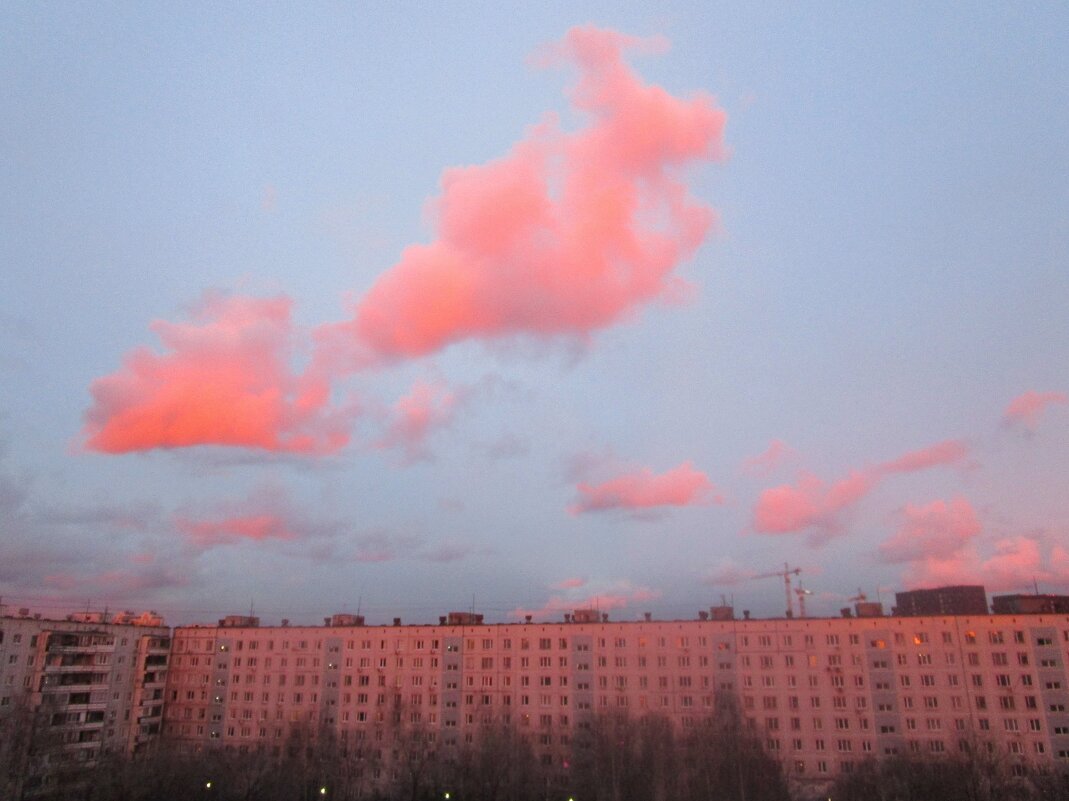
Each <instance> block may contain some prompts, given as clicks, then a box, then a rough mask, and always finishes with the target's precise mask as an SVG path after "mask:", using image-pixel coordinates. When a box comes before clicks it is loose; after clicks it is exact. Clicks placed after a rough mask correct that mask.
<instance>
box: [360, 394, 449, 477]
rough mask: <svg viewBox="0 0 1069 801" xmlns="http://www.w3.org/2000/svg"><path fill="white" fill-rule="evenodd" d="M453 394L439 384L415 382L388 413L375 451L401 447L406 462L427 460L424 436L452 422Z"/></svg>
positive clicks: (425, 438) (425, 437)
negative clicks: (383, 432)
mask: <svg viewBox="0 0 1069 801" xmlns="http://www.w3.org/2000/svg"><path fill="white" fill-rule="evenodd" d="M456 405H457V395H456V394H455V393H454V392H452V391H450V390H449V389H448V388H447V387H446V386H445V385H444V384H442V383H440V382H428V381H416V383H415V384H413V386H412V389H411V390H410V391H409V393H408V394H407V395H405V396H404V397H402V398H400V399H399V400H398V401H397V402H396V403H395V404H394V405H393V407H392V409H391V410H390V415H389V418H390V419H389V423H388V425H387V428H386V433H385V434H383V436H382V437H381V438H380V439H379V440H378V441H377V442H376V443H375V445H376V447H379V448H401V449H402V450H403V451H404V454H405V458H406V460H408V461H415V460H417V459H421V458H427V457H428V455H429V454H428V452H427V448H426V442H427V437H429V436H430V434H431V433H432V432H433V431H434V430H435V429H439V428H444V427H445V426H447V425H449V423H450V422H452V420H453V414H454V411H455V409H456Z"/></svg>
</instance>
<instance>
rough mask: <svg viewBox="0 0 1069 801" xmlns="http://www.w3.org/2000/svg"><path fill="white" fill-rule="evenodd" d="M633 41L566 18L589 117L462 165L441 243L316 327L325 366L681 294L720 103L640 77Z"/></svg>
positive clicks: (598, 325) (451, 186)
mask: <svg viewBox="0 0 1069 801" xmlns="http://www.w3.org/2000/svg"><path fill="white" fill-rule="evenodd" d="M638 41H639V40H635V39H632V38H629V37H625V36H622V35H621V34H618V33H616V32H614V31H608V30H599V29H596V28H592V27H583V28H573V29H572V30H570V31H569V32H568V34H567V35H566V37H565V39H564V41H563V42H562V43H560V44H559V45H558V46H557V48H556V49H555V53H556V54H557V55H558V56H560V57H561V58H563V59H565V60H567V61H569V62H571V63H573V64H575V65H576V66H577V67H578V68H579V73H580V77H579V82H578V84H577V86H576V87H575V88H574V90H573V91H572V93H571V95H570V97H571V101H572V104H573V106H574V108H575V109H576V110H577V111H578V112H580V113H581V114H582V115H583V116H584V118H585V120H586V126H585V127H583V128H581V129H579V130H577V131H575V132H572V133H567V132H562V131H561V130H559V129H558V127H557V123H556V120H555V119H553V118H549V119H547V120H546V121H544V122H543V123H542V124H540V125H537V126H535V127H533V128H532V129H530V131H529V132H528V135H527V136H526V138H524V139H523V140H521V141H519V142H518V143H517V144H516V145H514V146H513V148H512V150H511V151H510V152H509V153H508V154H507V155H506V156H504V157H502V158H500V159H498V160H496V161H492V162H489V163H487V164H483V165H478V166H468V167H455V168H452V169H449V170H446V171H445V173H444V174H443V176H442V182H441V183H442V193H441V195H440V196H439V197H438V198H437V199H436V200H435V201H434V203H433V204H432V207H431V211H432V214H433V218H434V222H435V226H436V234H437V236H436V238H435V239H434V240H433V241H432V242H430V243H429V244H425V245H423V244H420V245H411V246H409V247H408V248H406V249H405V251H404V252H403V253H402V255H401V258H400V261H398V262H397V263H396V264H395V265H394V266H393V267H391V268H390V269H389V270H387V271H386V272H385V273H384V274H383V275H382V276H380V278H379V279H378V281H376V282H375V284H374V285H373V286H372V287H371V289H370V291H369V292H368V293H367V295H366V296H365V297H364V298H363V299H362V300H360V301H359V302H358V303H357V304H356V306H355V309H354V314H353V318H352V319H351V320H349V321H348V322H344V323H340V324H334V325H327V326H323V327H321V328H320V329H319V330H318V331H317V332H316V337H317V342H318V346H319V347H318V364H319V367H320V369H326V370H328V371H333V370H337V369H339V368H341V369H349V370H359V369H362V368H364V367H366V366H368V365H370V364H377V363H382V362H388V361H391V360H397V359H409V358H414V357H418V356H424V355H427V354H431V353H435V352H437V351H439V350H441V349H443V348H445V347H447V346H448V345H450V344H452V343H456V342H461V341H464V340H469V339H483V340H486V339H496V338H501V337H507V336H512V335H517V334H521V335H530V336H535V337H554V336H567V337H576V338H585V337H587V336H588V335H589V334H591V333H593V332H595V331H597V330H600V329H602V328H605V327H607V326H610V325H613V324H616V323H618V322H620V321H621V320H625V319H627V318H629V317H631V316H633V314H634V313H635V312H636V311H637V310H638V309H639V308H640V307H642V306H644V305H646V304H648V303H649V302H651V301H653V300H655V299H657V298H661V297H664V296H665V295H666V294H671V293H673V292H674V291H675V290H676V289H677V286H676V284H677V283H678V282H677V281H675V280H673V277H672V275H671V273H672V271H673V269H674V268H675V267H676V266H677V265H678V264H679V263H680V262H681V261H682V260H684V259H686V258H688V257H689V256H691V255H692V254H693V253H694V251H695V250H696V249H697V247H698V246H699V245H700V244H701V243H702V241H703V239H704V238H705V235H706V233H707V232H708V230H709V228H710V226H711V225H712V222H713V213H712V211H711V210H710V209H709V208H707V207H706V206H704V205H702V204H700V203H698V202H697V201H695V200H694V199H693V198H692V197H690V196H689V195H688V193H687V189H686V186H685V184H684V183H683V182H682V180H681V178H680V172H681V170H682V169H683V168H685V167H687V166H689V165H690V164H693V163H695V162H699V161H707V160H711V159H717V158H722V157H723V155H724V148H723V143H722V138H723V128H724V122H725V114H724V112H723V111H721V110H720V109H718V108H717V107H715V106H714V104H713V101H712V99H711V98H710V97H709V96H707V95H704V94H697V95H694V96H692V97H690V98H688V99H681V98H678V97H674V96H673V95H670V94H669V93H667V92H666V91H664V90H663V89H661V88H660V87H657V86H651V85H648V84H645V83H643V82H642V81H641V80H640V79H639V78H638V77H637V75H635V73H633V72H632V71H631V70H630V69H629V68H628V66H627V65H626V63H625V62H624V60H623V53H624V51H625V50H628V49H632V48H633V47H634V46H635V45H636V44H638Z"/></svg>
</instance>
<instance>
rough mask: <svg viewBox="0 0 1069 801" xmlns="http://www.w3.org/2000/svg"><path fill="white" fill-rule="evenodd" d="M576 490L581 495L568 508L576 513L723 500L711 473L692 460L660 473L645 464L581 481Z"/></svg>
mask: <svg viewBox="0 0 1069 801" xmlns="http://www.w3.org/2000/svg"><path fill="white" fill-rule="evenodd" d="M576 489H577V491H578V493H579V498H578V500H576V502H575V503H574V504H572V506H570V507H569V509H568V511H570V512H571V513H572V514H573V515H574V514H583V513H584V512H602V511H606V510H609V509H628V510H631V511H636V510H646V509H657V508H660V507H666V506H694V505H698V504H706V503H722V502H723V500H722V499H721V497H720V496H719V495H717V494H716V488H715V487H714V486H713V483H712V482H711V481H710V480H709V478H708V476H706V475H705V473H703V472H701V471H700V470H695V469H694V467H693V466H692V465H691V463H690V462H684V463H683V464H681V465H679V466H678V467H674V468H672V469H671V470H669V471H667V472H666V473H661V474H660V475H657V474H655V473H653V471H652V470H650V469H649V468H646V467H644V468H642V469H641V470H638V471H636V472H632V473H625V474H623V475H619V476H616V477H615V478H612V479H609V480H608V481H605V482H603V483H601V484H596V485H595V484H588V483H586V482H580V483H579V485H578V486H577V487H576Z"/></svg>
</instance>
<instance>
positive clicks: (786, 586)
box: [750, 562, 805, 617]
mask: <svg viewBox="0 0 1069 801" xmlns="http://www.w3.org/2000/svg"><path fill="white" fill-rule="evenodd" d="M801 572H802V568H800V567H794V568H792V567H791V566H790V565H788V564H787V563H786V562H784V563H783V570H774V571H772V572H771V573H761V574H759V575H757V576H750V578H754V579H762V578H782V579H783V592H784V595H785V596H786V597H787V617H794V599H793V598H792V597H791V576H797V575H799V574H800V573H801ZM798 600H799V603H801V596H799V598H798ZM802 616H803V617H804V616H805V613H804V612H803V613H802Z"/></svg>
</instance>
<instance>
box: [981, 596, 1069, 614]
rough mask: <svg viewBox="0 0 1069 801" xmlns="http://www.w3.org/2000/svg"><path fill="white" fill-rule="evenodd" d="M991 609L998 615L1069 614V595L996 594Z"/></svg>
mask: <svg viewBox="0 0 1069 801" xmlns="http://www.w3.org/2000/svg"><path fill="white" fill-rule="evenodd" d="M991 609H992V610H993V611H994V613H995V614H996V615H1049V614H1058V615H1069V595H996V596H994V597H993V598H992V599H991Z"/></svg>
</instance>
